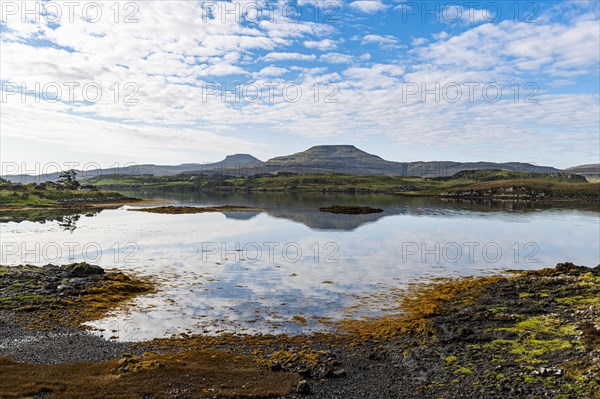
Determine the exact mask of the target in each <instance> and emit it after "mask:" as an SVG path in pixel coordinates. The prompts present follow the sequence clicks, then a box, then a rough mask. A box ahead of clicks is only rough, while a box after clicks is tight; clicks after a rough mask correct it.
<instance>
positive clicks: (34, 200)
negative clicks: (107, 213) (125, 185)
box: [0, 183, 125, 208]
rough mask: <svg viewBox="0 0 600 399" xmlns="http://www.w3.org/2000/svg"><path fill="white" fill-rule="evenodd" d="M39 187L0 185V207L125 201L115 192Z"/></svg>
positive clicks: (33, 185) (31, 185) (34, 185)
mask: <svg viewBox="0 0 600 399" xmlns="http://www.w3.org/2000/svg"><path fill="white" fill-rule="evenodd" d="M40 187H41V186H40V185H37V184H35V183H32V184H11V183H0V207H9V208H24V207H60V206H64V205H70V204H73V203H82V204H83V203H90V202H103V201H114V200H119V199H125V197H124V196H123V195H121V194H119V193H116V192H106V191H99V190H95V189H79V190H66V189H60V188H58V187H48V188H44V189H40Z"/></svg>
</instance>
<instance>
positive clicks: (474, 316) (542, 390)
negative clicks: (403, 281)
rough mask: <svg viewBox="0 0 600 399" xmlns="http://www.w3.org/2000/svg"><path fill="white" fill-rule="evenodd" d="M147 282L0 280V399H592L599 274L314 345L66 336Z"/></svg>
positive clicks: (436, 290) (82, 268) (43, 275)
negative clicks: (127, 340)
mask: <svg viewBox="0 0 600 399" xmlns="http://www.w3.org/2000/svg"><path fill="white" fill-rule="evenodd" d="M152 289H153V287H152V285H151V283H150V282H148V281H142V280H138V279H135V278H132V277H127V276H124V275H122V274H121V273H117V272H106V271H104V270H102V269H100V268H97V267H95V266H91V265H87V264H76V265H69V266H66V267H57V266H48V267H46V268H34V267H30V266H27V267H19V268H5V267H0V398H21V397H32V398H78V397H82V393H85V397H86V398H146V399H151V398H213V397H227V398H241V397H255V398H256V397H286V398H294V397H307V398H328V399H329V398H344V399H346V398H386V399H387V398H473V397H480V398H503V399H504V398H544V397H547V398H565V399H566V398H598V397H600V396H599V394H598V392H600V382H599V381H598V376H600V266H599V267H596V268H593V269H592V268H586V267H580V266H575V265H572V264H559V265H557V267H555V268H552V269H544V270H540V271H534V272H518V273H515V274H514V275H511V276H497V277H481V278H467V279H458V280H450V281H447V282H444V283H437V284H432V285H430V286H425V287H420V288H419V289H418V290H416V291H415V292H412V293H411V294H410V295H407V297H406V299H405V300H404V301H403V303H402V304H401V308H402V309H404V311H405V312H404V313H402V314H399V315H391V316H387V317H384V318H378V319H372V320H354V321H348V322H344V323H340V324H339V325H337V326H335V327H336V328H335V330H336V331H337V332H336V333H332V334H321V335H315V336H296V337H290V336H220V337H204V336H190V337H187V336H186V337H183V338H178V339H164V340H155V341H152V342H145V343H141V344H118V343H114V342H109V341H105V340H102V339H100V338H97V337H94V336H92V335H91V334H88V333H87V332H85V331H84V330H82V329H81V328H78V326H79V325H80V323H81V322H83V321H86V320H91V319H94V318H98V317H101V315H102V314H104V313H105V312H106V311H108V310H110V309H112V308H114V307H115V306H119V305H120V306H122V305H123V304H124V303H126V302H127V300H128V299H131V298H132V297H133V296H135V295H140V294H144V293H148V292H151V290H152Z"/></svg>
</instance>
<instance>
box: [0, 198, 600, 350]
mask: <svg viewBox="0 0 600 399" xmlns="http://www.w3.org/2000/svg"><path fill="white" fill-rule="evenodd" d="M152 195H156V196H157V197H156V198H159V196H158V194H148V195H147V196H148V197H151V196H152ZM137 196H140V195H139V193H138V195H137ZM162 198H164V197H162ZM168 198H169V199H175V200H176V201H178V202H180V203H187V204H190V205H192V204H193V205H203V206H208V205H225V204H230V205H247V206H255V207H261V208H263V209H265V212H260V213H250V214H245V213H227V214H225V215H224V214H220V213H206V214H188V215H165V214H151V213H143V212H131V211H129V210H128V209H129V207H124V208H121V209H115V210H104V211H102V212H100V213H99V214H98V215H96V216H94V217H81V218H79V220H74V222H76V227H77V228H76V229H66V230H65V229H64V226H62V225H61V224H59V223H58V222H53V223H45V224H42V223H39V222H29V221H28V222H21V223H14V222H12V223H2V224H1V225H0V234H1V238H2V242H3V243H16V244H17V245H16V248H25V249H27V250H28V251H26V252H19V251H16V252H15V251H11V252H9V253H6V252H4V253H3V254H2V263H7V264H13V265H18V264H24V263H32V264H41V265H43V264H47V263H68V262H73V261H83V260H87V261H89V262H91V263H95V264H99V265H100V266H102V267H106V268H114V267H116V268H119V269H123V270H127V271H129V272H133V273H138V274H141V275H145V276H152V277H154V278H156V279H157V282H158V283H159V285H160V290H159V292H157V293H156V294H153V295H150V296H147V297H142V298H138V299H137V300H135V301H134V304H135V307H133V308H130V309H129V310H128V311H125V310H123V311H117V312H116V313H115V314H113V315H111V316H110V317H108V318H106V319H105V320H101V321H98V322H95V323H92V324H93V325H94V326H96V327H99V328H102V329H104V330H105V331H104V332H102V333H103V334H105V336H107V337H110V336H113V335H118V336H119V337H120V338H121V339H150V338H154V337H161V336H168V335H170V334H172V333H173V334H180V333H183V332H187V333H190V332H194V333H219V332H221V331H232V332H287V333H297V332H300V331H302V332H308V331H315V330H319V329H324V328H327V324H326V323H324V322H325V321H327V320H336V319H340V318H343V317H348V316H350V315H351V316H354V317H356V316H361V315H378V314H384V313H387V312H389V311H390V309H394V307H395V304H396V303H397V302H396V299H397V294H398V293H399V292H398V290H401V289H402V288H405V287H406V286H407V285H408V284H409V283H410V282H414V281H423V280H429V279H433V278H436V277H452V276H461V275H480V274H487V273H495V272H498V271H502V270H508V269H537V268H542V267H547V266H552V265H554V264H556V263H558V262H562V261H572V262H575V263H577V264H585V265H596V264H598V263H600V248H599V247H598V236H599V234H600V219H599V214H598V213H597V212H590V211H584V210H573V209H540V208H536V207H531V206H528V205H524V206H523V207H522V208H519V205H515V206H513V205H511V206H513V207H512V208H511V207H508V208H507V207H506V206H505V204H498V205H490V204H486V203H471V202H469V203H464V202H454V201H440V200H435V199H413V198H409V199H402V198H395V197H391V196H377V195H373V196H344V195H336V194H333V195H326V196H323V195H314V196H313V195H305V196H302V195H289V194H264V195H263V194H239V195H238V194H233V195H225V194H219V193H202V194H193V195H192V194H176V195H170V196H168ZM332 204H344V205H367V206H374V207H380V208H383V209H384V212H383V213H381V214H370V215H335V214H329V213H322V212H319V211H318V208H319V207H321V206H324V205H332ZM515 207H516V208H518V209H515ZM61 223H62V220H61ZM38 246H39V248H40V249H39V253H37V255H41V256H37V257H35V255H36V250H34V249H35V248H38ZM11 248H14V246H13V247H11ZM45 248H52V249H53V250H54V251H56V249H57V248H58V249H61V248H62V249H63V250H62V253H60V252H59V253H58V254H55V253H54V252H52V253H51V256H52V257H53V258H52V259H48V258H47V256H50V255H48V254H50V252H49V251H47V250H44V249H45ZM357 304H358V305H360V306H358V307H355V308H353V306H354V305H357ZM294 316H301V317H303V318H305V319H306V320H307V321H308V323H307V324H306V325H302V324H299V323H297V322H295V321H294ZM124 326H126V327H127V328H125V327H124ZM132 326H135V327H136V328H137V329H135V334H133V333H132V331H133V330H132V328H133V327H132ZM125 329H126V330H127V331H125ZM112 330H116V332H115V331H112ZM121 330H123V331H121Z"/></svg>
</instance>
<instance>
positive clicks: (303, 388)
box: [296, 380, 310, 394]
mask: <svg viewBox="0 0 600 399" xmlns="http://www.w3.org/2000/svg"><path fill="white" fill-rule="evenodd" d="M296 392H298V393H302V394H307V393H310V384H309V383H308V381H306V380H302V381H300V382H299V383H298V386H297V387H296Z"/></svg>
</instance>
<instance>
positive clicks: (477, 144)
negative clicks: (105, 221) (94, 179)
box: [0, 0, 600, 174]
mask: <svg viewBox="0 0 600 399" xmlns="http://www.w3.org/2000/svg"><path fill="white" fill-rule="evenodd" d="M0 5H1V13H2V15H1V22H0V33H1V39H0V83H1V90H0V94H1V95H2V98H1V101H0V140H1V141H0V155H1V158H2V159H1V162H2V172H3V174H4V173H6V172H9V171H10V172H18V173H27V172H29V173H31V172H35V171H40V169H43V168H44V165H48V164H59V165H73V166H82V165H90V164H92V165H98V166H99V167H110V166H118V165H130V164H142V163H156V164H180V163H187V162H198V163H203V162H215V161H219V160H221V159H223V158H224V157H225V156H226V155H228V154H234V153H250V154H252V155H254V156H256V157H258V158H260V159H262V160H267V159H269V158H272V157H275V156H279V155H286V154H291V153H294V152H298V151H302V150H305V149H307V148H309V147H311V146H314V145H321V144H353V145H355V146H357V147H358V148H360V149H363V150H365V151H367V152H370V153H375V154H377V155H380V156H381V157H383V158H385V159H388V160H394V161H401V162H409V161H420V160H423V161H433V160H453V161H481V160H485V161H495V162H507V161H522V162H531V163H536V164H538V165H551V166H555V167H569V166H575V165H580V164H588V163H599V162H600V159H599V158H600V21H599V19H600V2H599V1H597V0H589V1H578V0H570V1H521V2H518V1H498V2H493V1H491V2H490V1H481V2H479V1H470V0H467V1H462V2H461V1H452V2H449V1H383V0H368V1H363V0H359V1H340V0H285V1H220V2H216V1H172V0H170V1H146V0H144V1H122V2H117V1H98V2H93V1H75V2H60V1H58V2H46V1H43V2H33V1H31V2H23V1H7V0H2V1H1V2H0Z"/></svg>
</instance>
